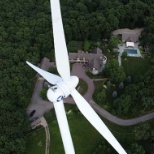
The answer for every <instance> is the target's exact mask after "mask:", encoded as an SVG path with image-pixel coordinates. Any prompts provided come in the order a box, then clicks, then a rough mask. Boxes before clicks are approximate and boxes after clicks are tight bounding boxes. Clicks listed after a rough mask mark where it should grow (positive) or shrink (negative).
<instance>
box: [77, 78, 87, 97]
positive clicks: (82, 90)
mask: <svg viewBox="0 0 154 154" xmlns="http://www.w3.org/2000/svg"><path fill="white" fill-rule="evenodd" d="M76 89H78V91H79V93H80V94H81V95H84V94H85V93H86V92H87V90H88V85H87V83H86V82H85V81H84V80H82V79H81V78H80V79H79V84H78V86H77V88H76Z"/></svg>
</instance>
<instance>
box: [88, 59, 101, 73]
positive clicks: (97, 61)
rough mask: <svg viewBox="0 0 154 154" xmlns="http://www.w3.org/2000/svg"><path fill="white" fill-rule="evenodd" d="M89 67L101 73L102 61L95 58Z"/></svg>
mask: <svg viewBox="0 0 154 154" xmlns="http://www.w3.org/2000/svg"><path fill="white" fill-rule="evenodd" d="M89 67H90V68H96V69H97V70H98V71H99V70H100V60H99V58H93V59H92V60H91V61H90V62H89Z"/></svg>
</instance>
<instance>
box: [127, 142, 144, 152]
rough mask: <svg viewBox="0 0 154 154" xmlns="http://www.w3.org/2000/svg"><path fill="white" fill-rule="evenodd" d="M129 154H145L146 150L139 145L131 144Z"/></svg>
mask: <svg viewBox="0 0 154 154" xmlns="http://www.w3.org/2000/svg"><path fill="white" fill-rule="evenodd" d="M128 154H145V150H144V149H143V147H142V146H141V145H138V144H137V143H133V144H131V149H130V151H129V152H128Z"/></svg>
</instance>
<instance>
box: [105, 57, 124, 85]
mask: <svg viewBox="0 0 154 154" xmlns="http://www.w3.org/2000/svg"><path fill="white" fill-rule="evenodd" d="M104 73H105V75H106V76H108V77H109V78H110V80H111V82H112V83H119V82H122V81H124V80H125V78H126V74H125V72H124V69H123V67H122V66H119V63H118V61H117V60H112V61H110V62H108V63H107V65H106V67H105V69H104Z"/></svg>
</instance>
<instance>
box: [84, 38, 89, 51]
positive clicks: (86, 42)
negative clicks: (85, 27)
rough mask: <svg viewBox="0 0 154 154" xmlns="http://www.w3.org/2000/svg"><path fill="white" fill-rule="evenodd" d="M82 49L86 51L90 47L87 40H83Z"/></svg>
mask: <svg viewBox="0 0 154 154" xmlns="http://www.w3.org/2000/svg"><path fill="white" fill-rule="evenodd" d="M83 49H84V51H88V50H89V49H90V43H89V41H88V40H85V41H84V44H83Z"/></svg>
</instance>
